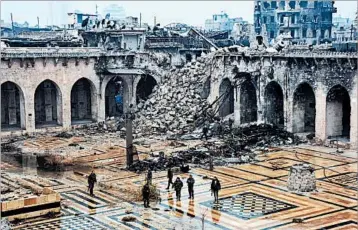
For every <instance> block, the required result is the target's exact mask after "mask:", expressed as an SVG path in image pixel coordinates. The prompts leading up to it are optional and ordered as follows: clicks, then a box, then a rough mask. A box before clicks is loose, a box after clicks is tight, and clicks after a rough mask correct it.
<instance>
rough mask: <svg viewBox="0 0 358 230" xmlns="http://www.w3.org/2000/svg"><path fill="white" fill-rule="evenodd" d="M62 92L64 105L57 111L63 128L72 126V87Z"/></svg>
mask: <svg viewBox="0 0 358 230" xmlns="http://www.w3.org/2000/svg"><path fill="white" fill-rule="evenodd" d="M62 92H63V95H62V98H61V102H62V106H61V108H60V109H59V110H58V111H57V114H58V115H57V116H58V120H59V123H61V124H62V126H63V128H65V129H68V128H70V127H71V88H70V89H69V91H62Z"/></svg>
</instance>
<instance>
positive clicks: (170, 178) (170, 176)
mask: <svg viewBox="0 0 358 230" xmlns="http://www.w3.org/2000/svg"><path fill="white" fill-rule="evenodd" d="M173 176H174V174H173V171H172V168H169V169H168V175H167V177H168V187H167V190H169V186H170V185H171V184H173Z"/></svg>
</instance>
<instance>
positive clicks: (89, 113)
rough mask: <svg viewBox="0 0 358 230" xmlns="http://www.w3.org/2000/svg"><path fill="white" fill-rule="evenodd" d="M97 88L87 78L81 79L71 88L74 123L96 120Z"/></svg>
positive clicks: (72, 119)
mask: <svg viewBox="0 0 358 230" xmlns="http://www.w3.org/2000/svg"><path fill="white" fill-rule="evenodd" d="M95 103H96V89H95V87H94V85H93V83H92V82H90V81H89V80H88V79H86V78H81V79H79V80H78V81H77V82H76V83H75V84H74V85H73V86H72V90H71V122H72V124H80V123H91V122H92V121H95V120H96V119H95V110H96V105H95Z"/></svg>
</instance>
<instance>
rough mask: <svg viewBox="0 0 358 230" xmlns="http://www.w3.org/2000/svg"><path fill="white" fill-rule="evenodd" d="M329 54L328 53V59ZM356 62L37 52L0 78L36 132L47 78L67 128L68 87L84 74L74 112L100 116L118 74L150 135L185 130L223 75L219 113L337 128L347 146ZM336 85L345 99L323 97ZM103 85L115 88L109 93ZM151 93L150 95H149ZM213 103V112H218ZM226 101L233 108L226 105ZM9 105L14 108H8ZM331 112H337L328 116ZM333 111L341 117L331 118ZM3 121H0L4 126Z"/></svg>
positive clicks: (322, 136) (303, 127)
mask: <svg viewBox="0 0 358 230" xmlns="http://www.w3.org/2000/svg"><path fill="white" fill-rule="evenodd" d="M329 56H330V57H331V58H327V57H329ZM32 60H34V62H33V61H32ZM356 61H357V57H356V56H353V55H351V56H349V55H348V56H347V55H343V56H342V55H340V54H339V53H329V52H321V53H317V54H315V57H314V58H313V56H312V55H306V54H304V53H299V52H296V53H295V52H291V53H289V54H286V53H280V54H269V53H264V52H259V51H252V50H243V51H240V50H239V51H237V52H231V53H230V52H229V53H225V52H222V50H219V51H216V52H212V53H209V54H207V55H204V56H202V57H196V58H195V59H192V61H191V62H188V63H187V64H186V65H184V66H183V67H180V68H179V67H174V66H171V63H172V59H171V55H170V54H168V53H147V52H144V53H134V54H130V55H129V54H127V53H126V54H124V53H119V52H118V53H116V52H108V53H106V54H103V56H101V57H97V58H88V59H76V58H69V59H67V60H66V59H62V58H61V59H60V60H59V61H58V58H57V59H56V58H47V59H46V58H40V56H39V58H35V59H33V58H32V59H30V58H24V59H21V58H14V59H12V60H9V59H7V60H4V61H2V62H1V71H2V73H3V78H2V79H1V83H2V84H3V83H4V82H6V81H9V82H13V83H15V84H16V85H17V86H18V88H19V91H20V92H23V99H24V100H21V98H22V96H21V95H22V93H20V94H19V96H17V97H16V96H15V98H18V99H17V100H20V102H19V103H16V104H17V106H16V111H17V112H16V114H20V115H21V116H20V118H17V121H16V124H18V126H19V121H18V120H20V127H23V128H24V129H25V130H26V131H27V132H33V131H35V119H36V116H35V105H34V104H35V99H34V97H35V90H36V88H37V87H38V86H39V85H40V83H41V82H43V81H45V80H50V81H52V82H54V83H55V85H57V87H56V90H57V91H58V93H57V94H56V95H57V97H59V98H60V99H61V100H57V98H56V102H54V101H55V100H54V99H53V100H52V103H51V105H52V107H51V108H52V116H53V114H54V113H56V114H57V116H55V117H52V118H53V119H55V118H56V119H55V120H57V124H58V125H61V126H62V127H63V128H69V127H70V126H71V122H72V119H71V118H73V115H72V114H73V113H74V112H73V109H75V107H73V106H75V105H74V103H72V102H74V101H75V99H73V98H72V97H71V91H72V89H73V86H74V85H75V83H76V82H77V81H78V80H80V79H86V81H88V83H89V85H90V87H84V88H86V90H87V91H83V92H81V93H79V92H78V93H77V97H78V96H81V95H82V96H83V100H82V102H83V103H81V101H80V103H79V105H78V104H77V107H80V106H83V109H82V110H81V113H82V112H83V114H82V115H81V116H79V117H81V118H83V119H90V120H91V121H103V120H105V119H106V117H108V116H111V115H113V113H110V112H109V111H110V110H113V107H114V105H113V97H112V99H111V100H112V101H111V102H108V100H107V102H106V98H107V99H108V97H111V96H113V95H114V94H115V91H116V89H111V87H112V88H113V83H111V80H112V79H114V78H115V77H120V78H121V79H122V80H123V82H124V84H123V85H124V92H125V93H124V96H123V97H124V108H123V110H126V107H127V106H128V105H129V104H130V103H132V104H134V105H136V104H137V93H138V90H139V94H138V95H139V96H140V97H139V99H138V119H137V120H136V121H135V122H136V126H137V127H138V130H137V131H138V132H139V131H141V129H142V128H143V129H147V130H145V131H144V132H143V133H146V132H147V133H148V132H150V130H152V128H155V129H159V130H161V131H160V132H162V131H163V132H169V133H179V132H182V130H187V129H191V128H192V127H193V126H192V124H191V122H193V121H195V120H196V119H195V115H198V114H200V113H201V112H202V109H203V107H204V106H205V105H207V104H211V103H213V102H214V101H215V100H216V99H218V98H219V97H220V95H221V94H222V93H223V87H220V86H221V85H222V83H223V81H224V79H227V80H225V82H227V83H230V84H227V85H229V86H230V87H233V90H232V94H231V95H230V96H228V98H227V99H228V101H229V102H228V103H227V105H229V107H225V108H226V109H227V111H226V110H225V111H224V112H225V114H224V115H223V112H221V115H223V116H225V115H228V114H230V113H231V112H232V111H233V114H234V115H233V116H234V120H235V125H239V124H244V123H248V122H253V121H256V120H257V121H258V122H265V121H266V122H270V123H275V124H279V125H281V126H282V127H284V128H285V129H286V130H288V131H293V132H315V134H316V138H317V139H319V140H322V141H325V140H326V139H327V137H328V136H330V135H336V136H337V135H339V134H340V135H341V136H343V137H346V138H350V142H351V145H352V146H357V134H358V133H357V121H356V118H357V100H356V98H357V82H356V79H355V78H356V77H357V76H356V69H357V66H356ZM38 73H41V74H38ZM34 76H36V77H34ZM143 76H150V77H152V78H153V81H152V82H156V84H154V83H153V84H149V85H148V86H149V88H148V89H146V88H145V89H143V87H147V86H146V85H147V84H141V82H140V81H141V79H142V78H143ZM208 79H209V80H208ZM336 86H341V87H342V90H341V91H344V90H346V92H347V93H346V94H345V96H344V98H345V99H344V100H341V99H339V100H338V102H340V101H344V102H345V103H343V102H340V104H339V105H338V103H337V102H334V101H332V100H330V99H327V95H328V92H329V91H330V90H331V89H332V88H334V87H336ZM108 88H110V89H111V90H112V91H113V90H114V92H112V91H111V93H109V91H108ZM220 88H221V90H220ZM226 88H227V87H226ZM343 89H344V90H343ZM142 91H143V92H142ZM150 91H152V92H153V93H152V94H150V95H148V94H149V93H150ZM220 91H221V92H220ZM109 95H111V96H109ZM143 95H144V96H143ZM2 97H3V96H2ZM71 98H72V102H71ZM145 99H146V100H145ZM347 101H349V103H347ZM85 102H86V103H85ZM60 103H62V105H61V106H59V104H60ZM54 104H56V109H57V111H55V112H54V110H53V108H54V107H53V106H54ZM90 104H91V105H90ZM109 104H111V106H109ZM22 105H24V106H22ZM216 105H217V104H215V105H214V106H213V108H212V110H214V111H215V110H217V111H218V113H220V112H219V111H220V108H217V107H216ZM232 105H233V108H232V107H231V108H230V106H232ZM108 106H109V107H111V108H108ZM22 107H23V109H22ZM106 107H107V108H106ZM338 107H339V110H337V108H338ZM9 108H10V107H9V106H8V107H2V114H4V113H5V110H7V112H6V113H10V110H11V109H9ZM71 108H72V111H71ZM89 108H91V109H89ZM341 108H342V109H341ZM11 111H12V113H14V110H11ZM19 111H20V112H19ZM49 111H50V109H49ZM331 111H341V112H342V113H339V114H334V115H333V114H332V112H331ZM45 113H46V112H45ZM48 114H50V113H49V112H48ZM219 115H220V114H219ZM338 115H339V116H338ZM17 116H18V115H17ZM337 117H342V119H341V118H339V121H338V120H337V121H336V120H335V119H338V118H337ZM5 123H6V122H5V120H4V119H2V124H5ZM7 123H8V124H10V122H7ZM11 123H15V121H11ZM330 124H335V125H336V126H337V127H336V126H335V127H331V126H330Z"/></svg>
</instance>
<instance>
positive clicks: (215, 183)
mask: <svg viewBox="0 0 358 230" xmlns="http://www.w3.org/2000/svg"><path fill="white" fill-rule="evenodd" d="M152 176H153V174H152V171H151V170H150V169H149V170H148V173H147V183H146V184H145V185H144V186H143V189H142V195H143V201H144V207H145V208H149V199H150V184H151V183H152ZM167 177H168V186H167V190H169V189H170V186H172V188H173V189H174V190H175V194H176V199H177V201H181V190H182V188H183V187H184V184H183V181H182V180H181V179H180V177H177V178H176V179H175V181H174V182H173V177H174V173H173V171H172V169H171V168H169V169H168V173H167ZM186 183H187V185H188V192H189V199H194V184H195V179H194V178H193V176H192V175H189V178H188V179H187V180H186ZM210 190H211V194H212V195H214V199H215V201H214V202H216V203H218V202H219V191H220V190H221V184H220V181H219V179H218V178H217V177H215V178H214V179H213V180H212V182H211V187H210Z"/></svg>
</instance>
